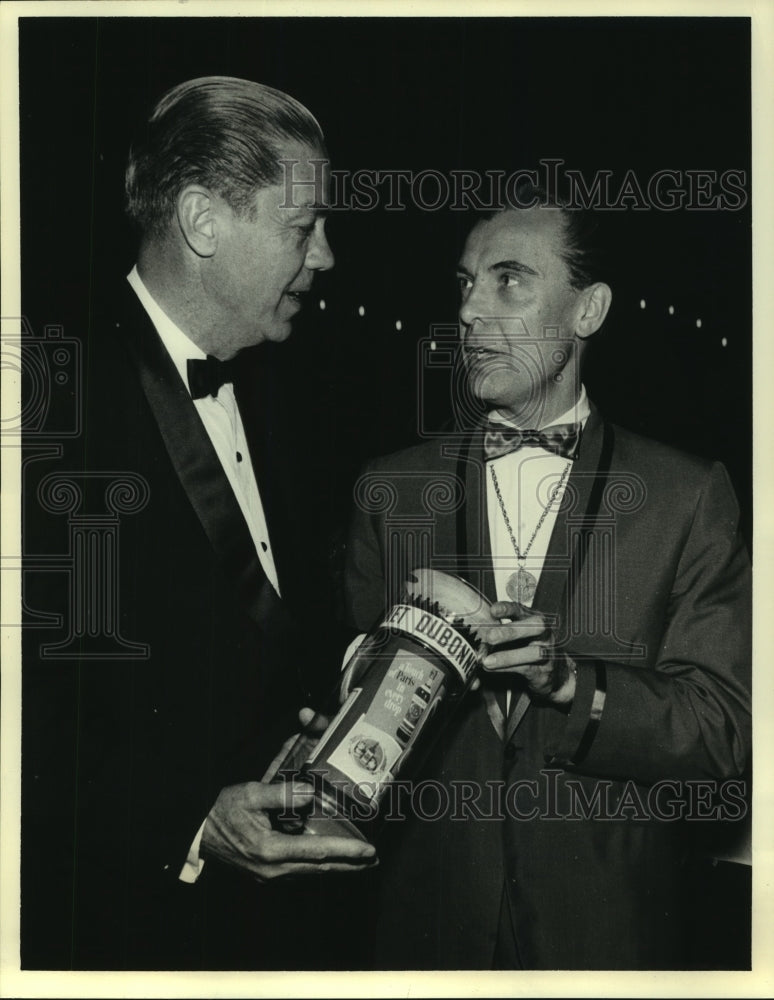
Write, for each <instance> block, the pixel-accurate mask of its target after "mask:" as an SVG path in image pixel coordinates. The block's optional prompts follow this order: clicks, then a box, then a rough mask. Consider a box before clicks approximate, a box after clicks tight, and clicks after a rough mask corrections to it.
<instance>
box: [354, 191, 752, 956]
mask: <svg viewBox="0 0 774 1000" xmlns="http://www.w3.org/2000/svg"><path fill="white" fill-rule="evenodd" d="M519 195H520V198H519V202H518V204H520V205H524V206H529V207H524V208H517V207H513V208H509V209H506V210H504V211H500V212H495V213H492V214H490V215H489V216H488V217H483V218H480V219H479V220H478V221H477V222H476V224H475V225H474V226H473V228H472V230H471V232H470V235H469V237H468V239H467V242H466V244H465V247H464V250H463V253H462V256H461V260H460V264H459V283H460V289H461V306H460V314H459V315H460V331H461V344H460V353H461V364H462V366H463V371H464V379H463V380H461V382H460V383H459V385H460V386H461V389H460V393H461V395H460V399H458V404H459V406H458V412H459V413H460V414H461V415H462V417H466V416H469V415H470V414H472V413H474V412H475V411H476V407H477V408H478V411H477V412H478V413H480V412H481V411H482V410H483V416H482V417H481V419H480V420H478V422H475V421H473V422H471V423H472V424H474V425H471V426H468V427H463V428H461V429H460V430H459V431H458V432H457V433H454V434H450V435H448V436H446V437H444V438H442V439H438V438H436V439H431V440H428V441H425V442H424V443H422V444H420V445H418V446H416V447H414V448H411V449H409V450H407V451H403V452H400V453H398V454H396V455H392V456H388V457H386V458H384V459H380V460H378V461H376V462H374V463H373V464H372V465H371V466H370V467H369V468H368V470H367V471H366V472H365V473H364V476H363V478H362V479H361V481H360V483H359V488H358V491H357V496H358V497H359V499H360V502H359V504H358V507H357V510H356V513H355V517H354V522H353V527H352V534H351V540H350V545H349V553H348V559H349V566H348V576H347V584H348V605H349V613H350V618H351V622H352V624H354V625H355V626H357V627H358V628H360V629H366V628H368V626H369V625H370V624H371V623H372V622H373V621H374V619H375V617H376V616H377V615H378V613H379V610H380V608H381V607H382V606H383V605H384V604H385V603H389V602H391V601H392V600H394V598H395V596H396V588H397V587H398V586H399V584H400V581H401V579H402V578H403V577H404V575H405V574H406V573H407V572H410V571H411V569H412V567H413V566H415V565H417V560H418V559H421V560H428V559H429V560H430V562H431V564H432V565H433V566H435V567H436V568H438V569H442V570H446V571H447V572H449V571H450V572H457V573H459V574H460V575H462V576H464V577H466V578H467V579H468V580H470V581H471V582H472V583H474V584H475V585H476V586H478V587H479V588H480V590H481V591H482V592H483V593H484V594H485V595H486V597H487V598H488V599H489V600H490V601H492V602H494V604H493V612H494V614H495V616H496V617H497V618H499V619H501V621H502V624H501V625H498V626H495V627H492V629H491V635H490V640H491V651H490V653H489V655H488V656H487V657H486V658H485V659H484V660H483V663H482V670H481V676H480V680H481V685H480V687H479V689H478V690H477V691H475V692H473V693H472V694H470V695H469V696H468V698H467V699H466V701H465V702H464V703H463V705H462V707H461V709H460V710H459V712H458V713H457V715H456V716H455V719H454V722H453V723H452V724H451V725H450V726H449V728H448V729H447V730H446V731H445V733H444V735H443V737H442V738H441V740H440V742H439V744H438V745H437V746H436V748H435V749H434V750H433V754H432V757H431V759H429V760H428V762H427V765H426V767H425V769H424V771H423V773H422V776H421V777H422V779H424V780H427V781H428V782H429V784H428V786H427V788H428V792H427V795H426V796H425V798H424V799H423V798H422V796H421V795H419V794H414V795H412V797H411V799H410V800H409V801H408V802H406V803H404V807H403V808H401V810H400V811H399V812H400V814H401V815H402V819H403V821H402V822H397V821H396V822H394V823H391V824H389V827H390V829H389V834H388V839H386V840H385V844H384V847H383V850H382V851H381V856H382V864H381V869H380V873H381V876H382V878H381V888H380V892H379V897H378V903H377V904H376V905H375V908H374V912H375V914H376V915H377V923H376V928H375V935H374V939H375V941H376V942H377V955H376V959H375V962H376V967H386V968H422V969H427V968H430V969H438V968H463V969H486V968H500V969H505V968H509V969H517V968H526V969H550V968H563V969H583V968H589V969H591V968H593V969H606V968H607V969H656V968H676V967H680V966H681V963H684V962H685V961H686V954H685V950H684V949H685V934H686V930H687V928H686V917H685V914H684V912H683V903H684V899H683V898H682V891H681V886H682V884H683V883H682V874H683V867H682V863H683V852H684V846H685V845H684V841H683V839H682V835H683V833H684V826H685V824H684V823H682V822H681V820H686V821H687V820H690V819H694V820H696V819H702V818H704V819H711V818H713V817H719V816H721V815H725V816H726V818H738V817H739V816H740V814H741V813H743V811H744V805H743V803H741V796H742V794H743V791H744V789H743V788H742V783H741V782H740V781H739V777H740V775H741V774H742V773H743V771H744V769H745V766H746V763H747V759H748V753H749V748H750V701H749V698H750V673H749V672H750V606H749V597H750V595H749V565H748V559H747V555H746V551H745V548H744V545H743V543H742V541H741V539H740V535H739V532H738V510H737V505H736V501H735V499H734V496H733V493H732V489H731V487H730V484H729V481H728V477H727V475H726V473H725V470H724V469H723V467H722V466H721V465H719V464H713V463H710V462H706V461H703V460H700V459H697V458H694V457H691V456H689V455H686V454H682V453H678V452H677V451H675V450H673V449H671V448H669V447H666V446H664V445H661V444H657V443H655V442H652V441H648V440H645V439H644V438H641V437H639V436H637V435H634V434H632V433H630V432H628V431H626V430H623V429H621V428H619V427H615V426H613V425H612V424H610V423H609V422H607V421H606V420H604V419H603V417H602V415H601V414H600V413H599V412H598V411H597V409H596V408H595V407H594V405H593V403H592V402H591V400H589V399H588V398H587V395H586V392H585V389H584V386H583V383H582V381H581V378H580V365H581V361H582V359H583V356H584V353H585V351H586V348H587V344H588V340H589V338H590V337H591V336H592V335H593V334H594V333H595V331H596V330H598V328H599V327H600V325H601V324H602V323H603V321H604V319H605V316H606V314H607V311H608V308H609V305H610V301H611V296H612V292H611V289H610V287H609V285H608V284H607V283H606V281H605V273H604V271H602V270H600V269H599V258H598V256H597V254H596V252H595V240H596V236H595V226H594V221H593V218H591V217H590V216H588V215H587V214H584V213H579V212H576V211H572V210H570V209H569V208H567V207H566V206H565V205H562V204H560V203H558V202H556V201H551V200H549V199H548V198H547V196H546V193H545V192H544V191H541V190H539V189H536V188H534V187H531V186H524V187H523V188H522V189H521V190H520V192H519ZM433 486H436V487H438V489H435V490H434V489H433V488H432V487H433ZM434 498H435V499H436V500H438V502H437V503H435V505H434ZM439 498H440V500H439ZM420 784H421V781H420ZM416 791H417V790H416V789H415V792H416ZM431 791H432V794H431ZM699 791H700V794H699ZM702 796H703V798H702ZM700 798H702V802H703V803H704V805H703V806H702V802H699V801H698V800H699V799H700ZM423 802H424V803H425V806H424V807H423ZM428 802H432V803H434V805H433V806H432V807H431V806H428V805H427V803H428ZM732 802H735V804H733V805H732V804H731V803H732ZM436 806H437V808H436ZM724 806H725V811H724ZM423 808H424V814H423ZM702 810H703V811H702ZM713 810H714V811H713Z"/></svg>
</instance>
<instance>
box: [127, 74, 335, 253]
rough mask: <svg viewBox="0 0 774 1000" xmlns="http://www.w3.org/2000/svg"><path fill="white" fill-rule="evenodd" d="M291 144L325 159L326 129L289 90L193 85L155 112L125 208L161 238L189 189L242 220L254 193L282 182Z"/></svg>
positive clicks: (215, 82)
mask: <svg viewBox="0 0 774 1000" xmlns="http://www.w3.org/2000/svg"><path fill="white" fill-rule="evenodd" d="M289 141H297V142H301V143H303V144H304V145H306V146H310V147H312V148H318V149H320V150H321V155H323V156H324V155H325V153H324V150H325V145H324V140H323V134H322V130H321V128H320V126H319V124H318V122H317V121H316V119H315V118H314V117H313V116H312V115H311V114H310V112H309V111H307V109H306V108H305V107H304V106H303V105H302V104H300V103H299V102H298V101H296V100H295V99H294V98H292V97H290V96H289V95H288V94H283V93H282V91H279V90H274V89H273V88H271V87H266V86H264V85H263V84H260V83H254V82H253V81H250V80H239V79H236V78H234V77H227V76H209V77H200V78H198V79H195V80H188V81H186V82H185V83H181V84H179V85H178V86H176V87H173V88H172V90H170V91H168V92H167V93H166V94H165V95H164V96H163V97H162V98H161V100H160V101H159V102H158V104H157V105H156V107H155V108H154V110H153V112H152V114H151V116H150V118H149V119H148V122H147V124H146V125H145V127H144V129H143V131H142V133H141V134H140V135H139V136H138V138H137V140H136V141H135V142H134V143H133V144H132V147H131V149H130V152H129V162H128V165H127V169H126V210H127V214H128V215H129V217H130V218H131V219H132V220H133V221H134V222H135V223H136V224H137V225H138V227H139V228H140V230H141V231H142V232H143V233H148V232H153V233H156V234H161V233H163V232H164V230H165V229H166V227H167V225H168V224H169V222H170V220H171V219H172V217H173V215H174V212H175V202H176V199H177V196H178V194H179V193H180V191H182V190H183V188H185V187H186V186H187V185H189V184H201V185H203V186H204V187H207V188H210V190H212V191H215V192H216V193H217V194H219V195H220V196H221V197H223V198H224V199H225V200H226V201H227V202H228V204H229V205H230V206H231V207H232V208H233V209H234V211H235V212H237V213H238V214H240V215H243V216H248V217H249V215H250V213H251V212H252V211H253V210H254V198H255V192H256V191H257V190H258V189H259V188H261V187H267V186H269V185H272V184H277V183H279V181H280V180H281V177H282V171H281V166H280V164H279V163H278V162H277V161H278V159H279V158H280V157H281V156H282V155H283V152H284V147H286V146H287V144H288V142H289Z"/></svg>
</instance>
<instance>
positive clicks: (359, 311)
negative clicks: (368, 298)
mask: <svg viewBox="0 0 774 1000" xmlns="http://www.w3.org/2000/svg"><path fill="white" fill-rule="evenodd" d="M357 314H358V316H365V306H360V308H359V309H358V311H357Z"/></svg>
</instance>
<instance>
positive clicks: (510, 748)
mask: <svg viewBox="0 0 774 1000" xmlns="http://www.w3.org/2000/svg"><path fill="white" fill-rule="evenodd" d="M504 756H505V759H506V760H513V759H514V758H515V757H516V747H515V746H514V745H513V743H508V744H507V746H506V747H505V750H504Z"/></svg>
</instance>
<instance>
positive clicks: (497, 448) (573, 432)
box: [484, 420, 583, 459]
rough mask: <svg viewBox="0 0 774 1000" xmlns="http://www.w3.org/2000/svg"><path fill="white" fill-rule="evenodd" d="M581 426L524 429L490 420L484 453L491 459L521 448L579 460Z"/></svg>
mask: <svg viewBox="0 0 774 1000" xmlns="http://www.w3.org/2000/svg"><path fill="white" fill-rule="evenodd" d="M582 429H583V428H582V425H581V424H553V425H552V426H551V427H544V428H543V429H542V430H539V431H534V430H521V429H519V428H518V427H510V426H508V425H507V424H498V423H495V422H493V421H491V420H490V421H488V422H487V424H486V428H485V432H484V454H485V455H486V457H487V459H490V458H499V457H500V456H501V455H508V454H510V452H512V451H518V450H519V448H524V447H532V448H545V450H546V451H550V452H553V453H554V454H555V455H560V456H561V457H562V458H576V457H577V450H578V442H579V441H580V436H581V431H582Z"/></svg>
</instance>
